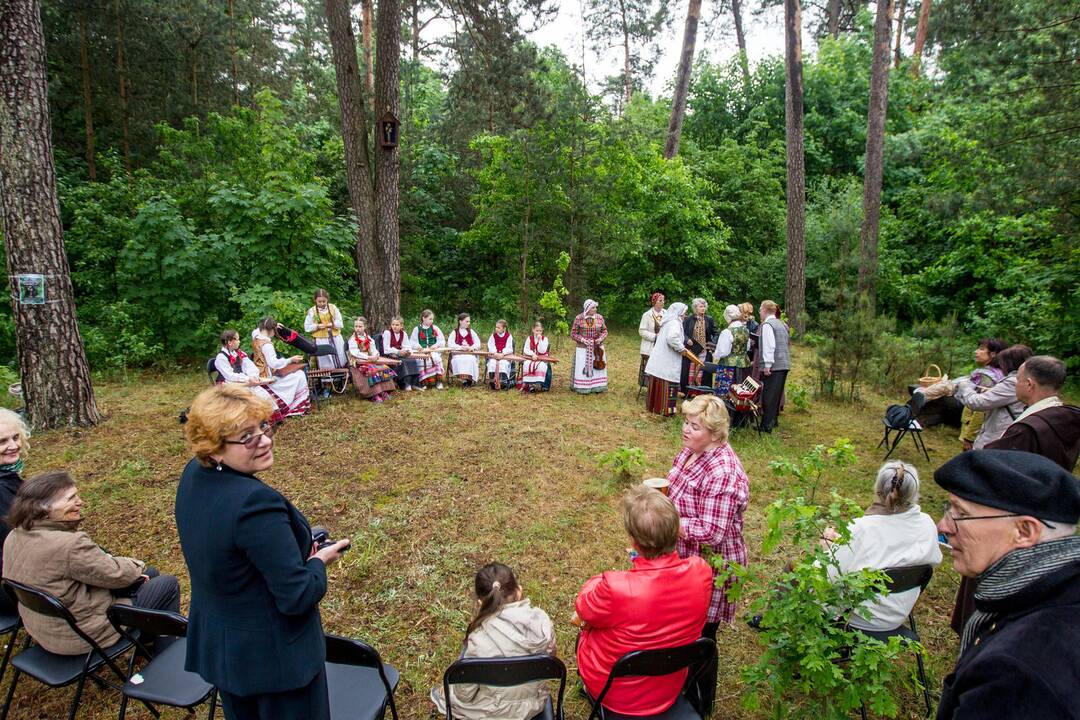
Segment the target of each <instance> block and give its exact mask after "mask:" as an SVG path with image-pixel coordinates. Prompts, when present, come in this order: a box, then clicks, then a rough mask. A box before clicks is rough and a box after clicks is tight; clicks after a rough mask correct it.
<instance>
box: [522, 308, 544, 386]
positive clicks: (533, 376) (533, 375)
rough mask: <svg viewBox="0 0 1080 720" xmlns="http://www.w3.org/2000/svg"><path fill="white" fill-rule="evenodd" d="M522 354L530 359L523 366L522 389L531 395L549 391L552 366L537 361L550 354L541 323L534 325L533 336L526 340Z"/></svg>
mask: <svg viewBox="0 0 1080 720" xmlns="http://www.w3.org/2000/svg"><path fill="white" fill-rule="evenodd" d="M521 354H522V355H524V356H525V357H527V358H529V359H528V360H526V361H525V362H524V363H523V364H522V366H521V370H522V375H521V389H522V390H523V391H527V392H531V393H534V392H541V391H543V390H548V389H549V388H550V387H551V381H550V380H548V368H549V367H550V366H549V365H548V364H547V363H546V362H544V361H543V360H537V359H536V358H537V357H539V356H546V355H547V354H548V339H547V338H546V337H544V326H543V325H541V324H540V323H539V322H537V323H534V324H533V329H532V334H531V335H529V337H528V339H527V340H525V345H524V346H522V348H521Z"/></svg>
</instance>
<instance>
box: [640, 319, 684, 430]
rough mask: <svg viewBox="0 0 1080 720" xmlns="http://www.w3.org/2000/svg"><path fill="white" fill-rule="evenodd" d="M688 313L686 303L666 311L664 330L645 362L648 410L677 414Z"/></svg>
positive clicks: (662, 321) (657, 412)
mask: <svg viewBox="0 0 1080 720" xmlns="http://www.w3.org/2000/svg"><path fill="white" fill-rule="evenodd" d="M685 316H686V304H685V303H679V302H677V303H671V307H669V308H668V309H667V310H665V311H664V317H663V319H662V320H661V321H660V332H659V333H657V335H656V344H655V345H653V349H652V354H651V355H649V362H647V363H646V364H645V374H646V375H647V376H648V378H649V394H648V396H647V397H646V399H645V409H646V410H648V411H649V412H653V413H656V414H657V415H663V416H664V417H667V416H668V415H674V414H675V405H676V402H677V400H678V392H679V377H680V375H681V373H682V357H683V356H682V352H683V349H684V348H685V347H686V338H685V337H684V335H683V318H684V317H685Z"/></svg>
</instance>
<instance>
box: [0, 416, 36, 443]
mask: <svg viewBox="0 0 1080 720" xmlns="http://www.w3.org/2000/svg"><path fill="white" fill-rule="evenodd" d="M0 425H10V426H11V427H13V428H15V429H16V430H17V431H18V432H19V438H20V439H21V440H22V449H21V451H20V452H26V451H27V450H29V449H30V443H29V442H27V441H28V440H29V439H30V426H29V425H27V424H26V420H25V419H24V418H23V416H22V415H20V414H19V413H17V412H15V411H14V410H8V409H7V408H0Z"/></svg>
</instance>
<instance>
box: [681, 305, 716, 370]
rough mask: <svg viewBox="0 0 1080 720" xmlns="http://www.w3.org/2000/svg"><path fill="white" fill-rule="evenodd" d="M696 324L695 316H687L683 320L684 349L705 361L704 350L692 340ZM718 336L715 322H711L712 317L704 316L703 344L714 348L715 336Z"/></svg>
mask: <svg viewBox="0 0 1080 720" xmlns="http://www.w3.org/2000/svg"><path fill="white" fill-rule="evenodd" d="M696 324H697V315H687V316H686V317H685V318H684V319H683V324H682V325H683V336H684V337H685V338H686V347H687V349H689V350H690V352H692V353H694V354H695V355H697V356H698V357H699V358H701V359H702V360H704V359H705V354H706V353H705V348H704V347H703V346H702V345H701V343H699V342H697V341H696V340H694V325H696ZM719 334H720V331H719V330H718V329H717V328H716V321H715V320H713V318H712V315H706V316H705V342H707V343H709V344H711V345H712V346H713V347H715V346H716V336H717V335H719Z"/></svg>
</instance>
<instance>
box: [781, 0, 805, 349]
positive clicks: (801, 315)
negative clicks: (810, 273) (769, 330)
mask: <svg viewBox="0 0 1080 720" xmlns="http://www.w3.org/2000/svg"><path fill="white" fill-rule="evenodd" d="M799 2H800V0H784V60H785V63H784V64H785V66H786V70H787V83H786V88H785V90H786V92H785V93H784V99H785V104H784V114H785V116H786V120H787V123H786V134H787V287H786V292H785V298H784V304H785V305H786V306H787V315H788V321H789V322H790V323H791V325H792V328H793V329H794V333H795V335H796V337H801V336H802V334H803V332H804V331H805V330H806V317H805V315H806V312H805V309H806V158H805V150H804V146H803V67H802V12H801V8H800V7H799Z"/></svg>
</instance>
